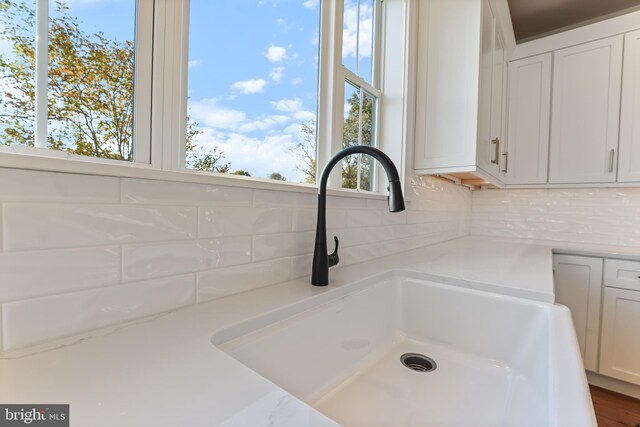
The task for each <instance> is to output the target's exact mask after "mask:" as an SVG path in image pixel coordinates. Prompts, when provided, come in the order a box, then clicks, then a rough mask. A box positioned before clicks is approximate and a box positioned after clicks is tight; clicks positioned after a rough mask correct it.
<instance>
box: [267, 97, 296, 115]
mask: <svg viewBox="0 0 640 427" xmlns="http://www.w3.org/2000/svg"><path fill="white" fill-rule="evenodd" d="M271 105H273V106H274V107H276V110H278V111H284V112H287V113H293V112H296V111H299V110H300V109H301V108H302V100H301V99H300V98H295V99H281V100H279V101H271Z"/></svg>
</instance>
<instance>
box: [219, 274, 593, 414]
mask: <svg viewBox="0 0 640 427" xmlns="http://www.w3.org/2000/svg"><path fill="white" fill-rule="evenodd" d="M212 342H213V344H214V345H216V346H217V347H219V348H220V349H222V350H223V351H224V352H226V353H228V354H229V355H230V356H231V357H233V358H235V359H237V360H238V361H239V362H241V363H243V364H244V365H246V366H247V367H249V368H250V369H252V370H253V371H255V372H257V373H258V374H260V375H262V376H263V377H265V378H267V379H268V380H270V381H272V382H273V383H275V384H276V385H278V386H280V387H281V388H282V389H284V390H285V391H287V392H288V393H290V394H292V395H293V396H295V397H297V398H298V399H301V400H303V401H304V402H306V403H307V404H309V405H311V406H313V407H314V408H316V409H317V410H318V411H320V412H322V413H323V414H325V415H326V416H328V417H330V418H331V419H333V420H335V421H336V422H337V423H339V424H342V425H345V426H391V425H402V426H474V427H477V426H536V427H538V426H581V427H588V426H595V425H596V423H595V417H594V413H593V408H592V405H591V400H590V397H589V393H588V388H587V383H586V379H585V374H584V370H583V365H582V360H581V357H580V351H579V349H578V345H577V341H576V338H575V333H574V332H573V326H572V323H571V317H570V314H569V311H568V310H567V309H566V308H565V307H563V306H557V305H552V304H548V303H541V302H536V301H531V300H526V299H520V298H514V297H509V296H503V295H498V294H493V293H488V292H482V291H476V290H472V289H468V288H464V287H458V286H453V285H445V284H441V283H436V282H434V281H430V280H426V278H425V277H423V276H421V275H420V274H418V273H410V272H397V271H396V272H389V273H387V274H384V275H382V276H377V277H375V278H370V279H367V280H363V281H361V282H357V283H353V284H350V285H346V286H340V287H335V288H333V289H328V290H327V291H326V292H322V293H319V294H318V295H316V296H314V297H311V298H309V299H307V300H304V301H302V302H299V303H296V304H293V305H290V306H287V307H283V308H281V309H279V310H276V311H273V312H270V313H267V314H265V315H263V316H260V317H256V318H253V319H250V320H248V321H245V322H243V323H239V324H236V325H233V326H230V327H228V328H226V329H223V330H221V331H219V332H217V333H216V334H215V335H214V336H213V338H212Z"/></svg>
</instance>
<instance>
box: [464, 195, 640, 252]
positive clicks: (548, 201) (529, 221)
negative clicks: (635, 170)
mask: <svg viewBox="0 0 640 427" xmlns="http://www.w3.org/2000/svg"><path fill="white" fill-rule="evenodd" d="M471 233H472V234H477V235H484V236H503V237H521V238H528V239H544V240H563V241H569V242H585V243H596V244H606V245H620V246H640V188H576V189H531V190H486V191H474V192H473V206H472V226H471Z"/></svg>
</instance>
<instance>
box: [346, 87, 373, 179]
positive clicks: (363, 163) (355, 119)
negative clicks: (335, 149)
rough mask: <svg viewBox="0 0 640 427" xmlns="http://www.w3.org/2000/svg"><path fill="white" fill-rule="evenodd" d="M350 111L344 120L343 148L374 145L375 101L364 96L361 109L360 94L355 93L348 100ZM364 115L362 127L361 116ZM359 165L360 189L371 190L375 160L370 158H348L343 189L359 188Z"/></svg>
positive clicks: (360, 156) (359, 156)
mask: <svg viewBox="0 0 640 427" xmlns="http://www.w3.org/2000/svg"><path fill="white" fill-rule="evenodd" d="M347 102H348V104H349V111H348V113H347V117H346V118H345V119H344V127H343V130H342V148H348V147H352V146H354V145H374V144H373V142H374V141H373V135H374V122H373V119H374V118H373V99H372V98H371V97H369V96H363V99H362V108H360V94H359V92H354V93H353V94H352V95H351V96H350V97H349V99H348V100H347ZM361 114H362V127H361V123H360V119H361V118H360V115H361ZM358 165H360V168H359V169H360V187H359V188H361V189H364V190H371V170H372V167H373V160H372V158H371V157H370V156H364V155H357V156H356V155H354V156H348V157H346V158H345V159H344V161H343V162H342V187H343V188H358Z"/></svg>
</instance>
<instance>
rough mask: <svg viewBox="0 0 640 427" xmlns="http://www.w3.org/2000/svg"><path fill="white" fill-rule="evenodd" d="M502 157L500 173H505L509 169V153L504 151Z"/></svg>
mask: <svg viewBox="0 0 640 427" xmlns="http://www.w3.org/2000/svg"><path fill="white" fill-rule="evenodd" d="M502 155H503V156H504V169H502V172H504V173H507V170H508V169H509V152H508V151H505V152H504V153H502Z"/></svg>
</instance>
